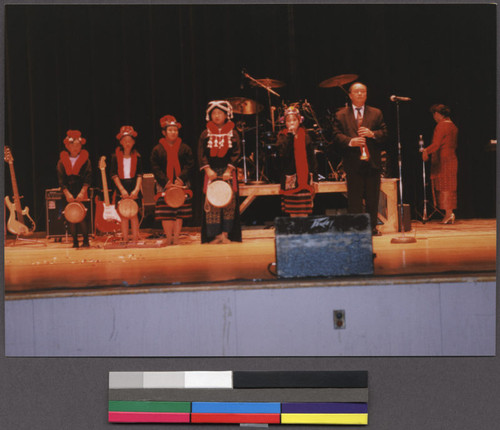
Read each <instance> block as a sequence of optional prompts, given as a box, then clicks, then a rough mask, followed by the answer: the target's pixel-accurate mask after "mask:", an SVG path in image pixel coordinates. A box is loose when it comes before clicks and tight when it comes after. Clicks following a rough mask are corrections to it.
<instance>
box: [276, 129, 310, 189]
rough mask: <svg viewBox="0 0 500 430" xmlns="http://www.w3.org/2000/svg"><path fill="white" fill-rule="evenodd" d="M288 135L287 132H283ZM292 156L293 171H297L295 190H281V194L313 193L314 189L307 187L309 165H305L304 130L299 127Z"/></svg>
mask: <svg viewBox="0 0 500 430" xmlns="http://www.w3.org/2000/svg"><path fill="white" fill-rule="evenodd" d="M283 132H284V133H288V130H286V129H285V130H283ZM293 154H294V156H295V170H296V171H297V188H293V189H291V190H281V194H285V195H287V194H296V193H297V192H299V191H302V190H308V191H310V192H311V193H314V187H313V186H312V185H309V165H308V163H307V151H306V130H305V129H304V127H299V129H298V130H297V133H296V134H295V138H294V140H293Z"/></svg>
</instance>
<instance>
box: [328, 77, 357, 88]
mask: <svg viewBox="0 0 500 430" xmlns="http://www.w3.org/2000/svg"><path fill="white" fill-rule="evenodd" d="M356 79H358V75H338V76H334V77H333V78H328V79H326V80H324V81H323V82H321V83H320V84H319V86H320V87H321V88H331V87H341V86H342V85H345V84H348V83H349V82H352V81H355V80H356Z"/></svg>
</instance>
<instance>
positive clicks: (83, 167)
mask: <svg viewBox="0 0 500 430" xmlns="http://www.w3.org/2000/svg"><path fill="white" fill-rule="evenodd" d="M85 143H86V139H85V138H83V137H82V133H81V132H80V131H79V130H68V131H67V132H66V137H65V139H64V146H65V147H66V149H65V150H63V151H62V152H61V154H60V158H59V161H58V163H57V178H58V181H59V186H60V187H61V190H62V192H63V194H64V197H65V198H66V201H67V202H68V203H72V202H82V201H84V200H88V194H87V190H88V188H89V186H90V184H91V180H92V166H91V164H90V160H89V153H88V152H87V151H86V150H85V149H82V145H85ZM88 216H89V215H88V213H86V214H85V216H84V218H83V220H82V221H80V222H78V223H73V222H69V221H68V225H69V230H70V233H71V236H72V237H73V248H78V247H79V245H78V229H79V230H80V232H81V234H82V236H83V243H82V246H83V247H88V246H90V245H89V233H88V227H87V217H88Z"/></svg>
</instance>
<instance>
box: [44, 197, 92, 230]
mask: <svg viewBox="0 0 500 430" xmlns="http://www.w3.org/2000/svg"><path fill="white" fill-rule="evenodd" d="M88 195H89V198H90V201H87V202H82V203H83V205H84V206H85V207H86V208H87V211H90V216H89V215H87V218H86V220H87V228H88V232H89V234H91V235H94V233H95V228H94V189H93V188H89V189H88ZM66 204H67V202H66V199H65V198H64V194H63V192H62V191H61V189H60V188H51V189H48V190H45V208H46V219H47V238H51V237H53V238H62V237H64V236H66V231H67V233H68V235H69V234H70V233H69V229H68V230H67V222H66V219H65V218H64V214H63V212H64V208H65V207H66Z"/></svg>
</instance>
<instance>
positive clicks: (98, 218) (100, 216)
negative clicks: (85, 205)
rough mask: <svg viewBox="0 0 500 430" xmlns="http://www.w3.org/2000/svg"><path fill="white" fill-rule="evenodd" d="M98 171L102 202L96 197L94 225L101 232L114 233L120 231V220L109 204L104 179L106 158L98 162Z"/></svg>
mask: <svg viewBox="0 0 500 430" xmlns="http://www.w3.org/2000/svg"><path fill="white" fill-rule="evenodd" d="M99 169H100V170H101V178H102V189H103V195H104V202H101V201H100V200H99V199H98V197H97V196H96V199H95V200H96V215H95V225H96V228H97V229H98V230H99V231H101V232H108V233H109V232H115V231H117V230H119V229H120V226H121V218H120V215H119V214H118V212H117V211H116V208H115V205H113V204H111V203H110V202H109V191H108V180H107V178H106V157H105V156H102V157H101V158H100V160H99Z"/></svg>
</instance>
